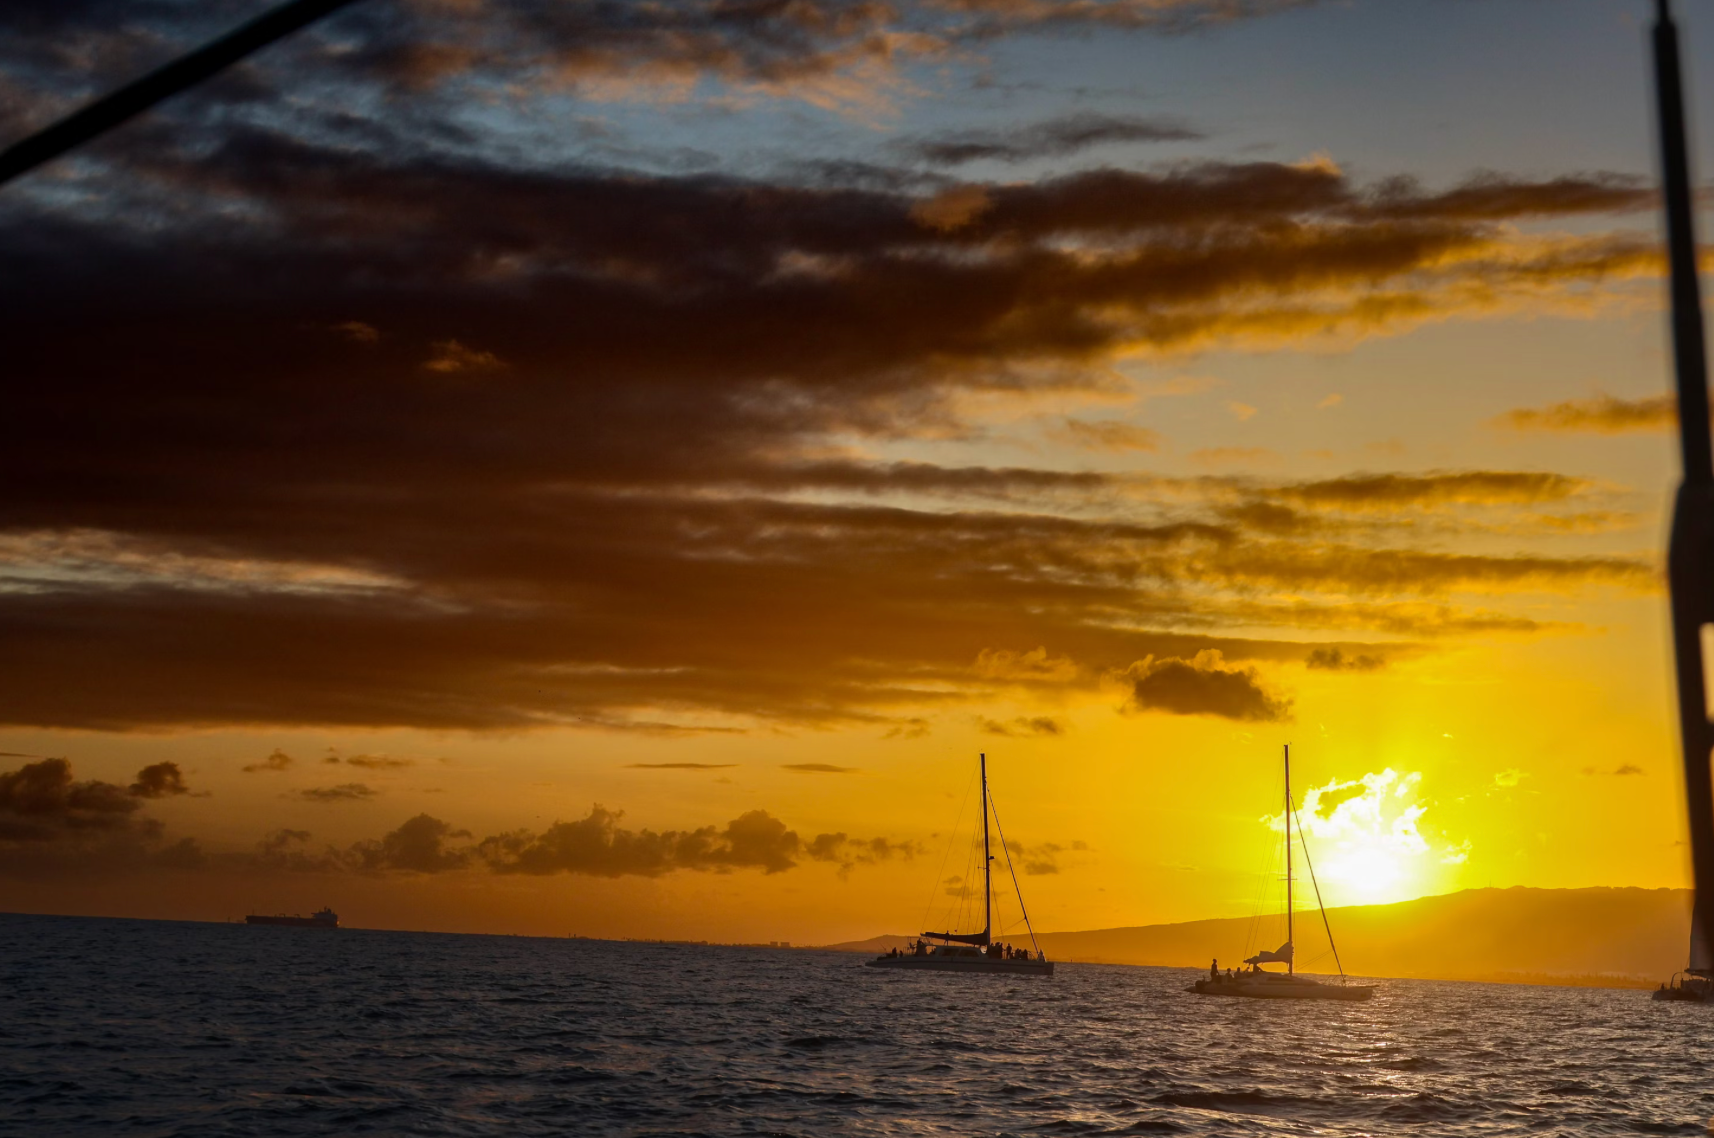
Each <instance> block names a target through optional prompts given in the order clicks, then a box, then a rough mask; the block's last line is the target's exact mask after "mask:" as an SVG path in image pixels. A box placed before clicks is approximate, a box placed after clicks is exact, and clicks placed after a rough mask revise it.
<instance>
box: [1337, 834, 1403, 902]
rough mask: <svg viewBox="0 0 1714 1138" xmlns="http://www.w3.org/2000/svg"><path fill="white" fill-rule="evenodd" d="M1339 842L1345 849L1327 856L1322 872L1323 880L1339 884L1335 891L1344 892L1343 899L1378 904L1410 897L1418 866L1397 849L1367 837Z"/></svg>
mask: <svg viewBox="0 0 1714 1138" xmlns="http://www.w3.org/2000/svg"><path fill="white" fill-rule="evenodd" d="M1340 845H1341V846H1342V847H1344V848H1341V849H1340V850H1339V852H1338V853H1337V854H1335V855H1334V856H1332V857H1330V858H1329V859H1328V861H1327V864H1326V867H1325V869H1323V870H1322V872H1323V874H1324V877H1323V881H1324V882H1325V883H1326V884H1328V885H1333V886H1336V887H1337V888H1336V889H1335V890H1333V892H1334V893H1335V894H1336V895H1342V896H1341V897H1340V899H1341V900H1344V899H1347V898H1348V899H1350V900H1358V901H1365V902H1368V903H1369V904H1377V903H1383V902H1387V901H1400V900H1404V899H1405V898H1406V897H1409V896H1411V891H1410V885H1411V882H1412V880H1413V879H1414V877H1415V873H1414V869H1415V867H1414V866H1411V865H1409V864H1407V859H1406V858H1405V857H1403V856H1401V854H1400V853H1399V851H1398V850H1396V849H1391V848H1388V845H1387V844H1386V843H1385V842H1378V841H1373V840H1367V839H1364V838H1359V839H1357V840H1355V841H1351V842H1348V843H1347V842H1342V843H1340Z"/></svg>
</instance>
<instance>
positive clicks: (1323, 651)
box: [1304, 648, 1387, 672]
mask: <svg viewBox="0 0 1714 1138" xmlns="http://www.w3.org/2000/svg"><path fill="white" fill-rule="evenodd" d="M1304 663H1305V664H1306V665H1307V666H1308V667H1310V668H1312V669H1314V670H1317V671H1323V672H1378V671H1380V670H1381V669H1382V668H1384V667H1386V666H1387V661H1386V660H1385V659H1384V658H1382V657H1380V656H1370V655H1356V656H1347V655H1345V653H1344V652H1342V651H1340V650H1339V649H1337V648H1317V649H1315V651H1313V652H1311V653H1310V654H1309V656H1308V657H1307V658H1306V659H1305V660H1304Z"/></svg>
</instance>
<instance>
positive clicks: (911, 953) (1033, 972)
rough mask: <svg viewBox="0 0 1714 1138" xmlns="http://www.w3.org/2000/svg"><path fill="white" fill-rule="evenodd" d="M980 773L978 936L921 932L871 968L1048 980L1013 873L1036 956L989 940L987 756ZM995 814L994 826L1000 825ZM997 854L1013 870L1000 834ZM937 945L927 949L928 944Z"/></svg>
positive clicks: (1046, 964) (1002, 832)
mask: <svg viewBox="0 0 1714 1138" xmlns="http://www.w3.org/2000/svg"><path fill="white" fill-rule="evenodd" d="M980 763H981V774H982V931H981V932H979V933H955V932H944V933H923V934H922V938H921V939H919V940H914V941H912V942H911V943H910V947H908V948H905V949H894V950H893V951H891V952H889V953H886V954H885V955H883V956H878V957H876V958H875V959H874V960H871V961H869V967H870V968H905V969H912V970H916V971H923V972H991V973H999V974H1002V975H1006V976H1052V975H1053V962H1052V961H1050V960H1048V959H1047V957H1046V956H1045V955H1043V953H1042V951H1041V945H1039V944H1036V934H1035V930H1034V929H1033V928H1030V916H1029V913H1028V912H1027V911H1025V909H1024V893H1023V890H1022V889H1020V888H1018V875H1017V871H1016V870H1012V888H1013V889H1015V890H1017V894H1018V911H1019V912H1020V913H1022V914H1023V918H1024V927H1025V929H1027V930H1028V931H1029V934H1030V943H1031V944H1033V945H1035V951H1034V952H1031V951H1030V950H1029V949H1014V948H1012V947H1011V946H1010V945H1007V944H997V943H995V941H994V938H993V935H992V933H993V929H994V888H993V875H992V868H993V864H994V857H993V855H992V854H991V853H989V852H988V850H989V846H988V812H989V797H988V756H987V755H982V756H981V757H980ZM999 821H1000V818H999V815H998V814H995V816H994V823H995V826H996V828H998V826H999ZM1000 849H1001V850H1002V851H1004V852H1005V854H1006V867H1007V869H1009V870H1010V869H1011V865H1012V854H1011V850H1009V849H1007V847H1006V832H1005V830H1003V829H1002V830H1000ZM931 940H932V941H939V942H940V943H938V944H930V943H928V942H929V941H931Z"/></svg>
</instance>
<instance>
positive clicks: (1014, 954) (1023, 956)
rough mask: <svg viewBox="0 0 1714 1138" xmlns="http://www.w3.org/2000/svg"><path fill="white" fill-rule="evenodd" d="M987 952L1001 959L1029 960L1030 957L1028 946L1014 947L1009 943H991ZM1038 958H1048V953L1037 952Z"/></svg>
mask: <svg viewBox="0 0 1714 1138" xmlns="http://www.w3.org/2000/svg"><path fill="white" fill-rule="evenodd" d="M987 953H988V955H989V956H998V957H999V958H1000V959H1001V960H1028V959H1030V950H1029V949H1027V948H1013V947H1012V946H1011V945H1009V944H991V945H989V946H988V948H987ZM1036 959H1037V960H1046V959H1047V955H1046V954H1045V953H1041V952H1038V953H1036Z"/></svg>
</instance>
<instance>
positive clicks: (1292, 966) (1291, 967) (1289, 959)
mask: <svg viewBox="0 0 1714 1138" xmlns="http://www.w3.org/2000/svg"><path fill="white" fill-rule="evenodd" d="M1296 942H1297V938H1296V937H1294V936H1292V931H1291V744H1290V743H1287V744H1286V745H1285V946H1286V960H1285V970H1286V975H1287V976H1292V975H1295V974H1296V973H1297V952H1296V951H1295V950H1294V949H1293V948H1292V945H1294V944H1295V943H1296Z"/></svg>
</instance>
